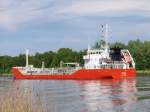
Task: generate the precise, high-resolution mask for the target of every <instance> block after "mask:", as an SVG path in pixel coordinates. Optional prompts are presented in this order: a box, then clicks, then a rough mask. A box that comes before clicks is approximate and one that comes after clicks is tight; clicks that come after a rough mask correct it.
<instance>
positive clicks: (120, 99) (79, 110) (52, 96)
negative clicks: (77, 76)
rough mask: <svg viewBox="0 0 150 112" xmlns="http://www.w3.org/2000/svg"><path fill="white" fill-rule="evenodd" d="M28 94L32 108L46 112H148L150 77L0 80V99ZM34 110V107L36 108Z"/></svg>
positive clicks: (149, 105)
mask: <svg viewBox="0 0 150 112" xmlns="http://www.w3.org/2000/svg"><path fill="white" fill-rule="evenodd" d="M18 90H19V91H23V93H26V91H30V93H31V95H29V96H28V97H31V100H32V104H33V105H37V104H38V105H42V107H43V108H44V110H43V111H45V112H150V77H137V79H123V80H114V79H103V80H98V81H89V80H87V81H81V80H80V81H75V80H64V81H63V80H13V79H11V78H1V79H0V97H3V95H4V94H8V93H9V95H14V93H15V94H16V92H14V91H18ZM35 108H36V107H35Z"/></svg>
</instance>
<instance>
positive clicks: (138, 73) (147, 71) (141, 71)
mask: <svg viewBox="0 0 150 112" xmlns="http://www.w3.org/2000/svg"><path fill="white" fill-rule="evenodd" d="M136 73H137V75H140V76H142V75H144V76H145V75H149V76H150V70H137V71H136Z"/></svg>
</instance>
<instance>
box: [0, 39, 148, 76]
mask: <svg viewBox="0 0 150 112" xmlns="http://www.w3.org/2000/svg"><path fill="white" fill-rule="evenodd" d="M101 43H102V41H100V42H96V43H95V45H94V46H93V47H95V48H98V47H100V45H101ZM110 46H111V47H120V48H124V49H128V50H129V51H130V53H131V54H132V56H133V58H134V61H135V63H136V69H137V70H148V69H150V41H140V40H131V41H129V42H128V44H123V43H120V42H116V43H113V44H110ZM85 54H86V50H81V51H74V50H72V49H70V48H60V49H59V50H58V51H56V52H54V51H48V52H44V53H36V54H35V55H30V56H29V64H31V65H34V67H41V66H42V61H43V62H45V67H47V68H50V67H58V66H60V61H63V62H78V63H80V65H81V66H83V64H84V61H83V55H85ZM14 66H25V54H20V55H18V56H0V74H2V73H10V71H11V68H12V67H14Z"/></svg>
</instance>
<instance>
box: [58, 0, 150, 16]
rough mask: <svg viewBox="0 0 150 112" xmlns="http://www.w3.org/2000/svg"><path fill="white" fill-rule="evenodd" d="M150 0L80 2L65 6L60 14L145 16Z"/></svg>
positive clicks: (95, 0)
mask: <svg viewBox="0 0 150 112" xmlns="http://www.w3.org/2000/svg"><path fill="white" fill-rule="evenodd" d="M149 4H150V1H149V0H141V1H139V0H80V1H76V2H74V3H73V4H72V5H70V6H65V8H64V9H63V10H61V11H60V13H68V14H72V15H80V16H91V15H97V16H120V15H128V14H139V15H143V16H145V14H147V13H146V12H147V11H150V7H149ZM143 12H144V13H143ZM148 16H150V12H148Z"/></svg>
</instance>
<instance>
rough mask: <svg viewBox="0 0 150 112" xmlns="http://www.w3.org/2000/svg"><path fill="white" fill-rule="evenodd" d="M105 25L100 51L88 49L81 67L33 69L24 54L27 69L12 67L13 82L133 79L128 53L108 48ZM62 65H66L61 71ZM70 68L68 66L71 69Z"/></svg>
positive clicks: (119, 49) (133, 71) (134, 73)
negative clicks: (20, 80)
mask: <svg viewBox="0 0 150 112" xmlns="http://www.w3.org/2000/svg"><path fill="white" fill-rule="evenodd" d="M107 27H108V26H107V25H106V26H105V31H103V32H104V37H103V38H104V39H103V40H104V44H103V45H101V47H99V48H91V47H89V46H88V49H87V53H86V55H84V56H83V60H84V66H83V67H81V66H80V64H79V63H76V62H75V63H71V62H69V63H64V62H61V64H60V67H59V68H45V67H44V63H43V64H42V67H41V68H36V67H34V66H33V65H29V64H28V63H29V62H28V60H29V59H28V58H29V56H28V50H27V51H26V66H25V67H12V73H13V75H14V78H15V79H55V80H57V79H59V80H98V79H101V78H113V79H121V78H130V77H136V69H135V62H134V60H133V57H132V56H131V54H130V52H129V50H127V49H121V48H117V47H114V48H111V47H109V44H108V36H107V35H108V34H107V33H108V31H107ZM63 65H67V66H65V67H63ZM70 65H71V66H70Z"/></svg>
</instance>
